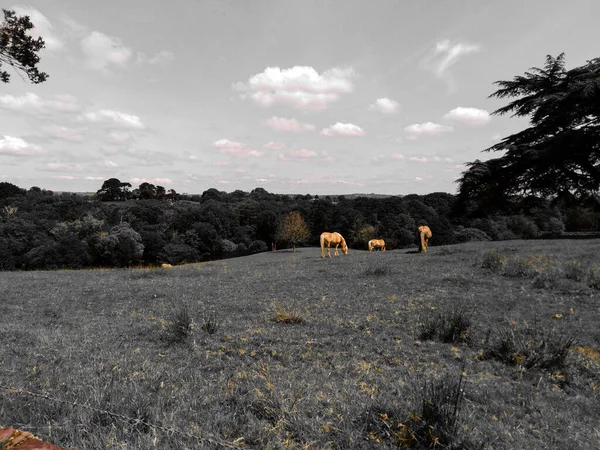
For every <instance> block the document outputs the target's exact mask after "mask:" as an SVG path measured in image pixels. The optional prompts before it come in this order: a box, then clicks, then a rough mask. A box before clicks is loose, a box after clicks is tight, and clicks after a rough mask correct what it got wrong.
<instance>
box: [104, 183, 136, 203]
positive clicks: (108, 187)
mask: <svg viewBox="0 0 600 450" xmlns="http://www.w3.org/2000/svg"><path fill="white" fill-rule="evenodd" d="M130 187H131V183H122V182H121V180H119V179H118V178H109V179H108V180H106V181H105V182H104V183H102V187H101V188H100V189H99V190H98V191H97V192H96V194H97V195H98V199H100V200H102V201H104V202H110V201H123V200H127V195H128V193H129V188H130Z"/></svg>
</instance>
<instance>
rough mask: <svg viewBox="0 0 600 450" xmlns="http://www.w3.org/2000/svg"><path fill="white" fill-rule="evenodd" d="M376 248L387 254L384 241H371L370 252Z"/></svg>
mask: <svg viewBox="0 0 600 450" xmlns="http://www.w3.org/2000/svg"><path fill="white" fill-rule="evenodd" d="M374 248H379V250H381V251H382V252H385V241H384V240H383V239H371V240H370V241H369V251H370V252H372V251H373V249H374Z"/></svg>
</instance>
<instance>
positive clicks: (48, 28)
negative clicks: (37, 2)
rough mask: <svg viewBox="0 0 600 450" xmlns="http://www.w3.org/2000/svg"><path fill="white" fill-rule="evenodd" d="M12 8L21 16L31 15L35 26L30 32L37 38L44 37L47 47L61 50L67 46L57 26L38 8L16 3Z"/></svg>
mask: <svg viewBox="0 0 600 450" xmlns="http://www.w3.org/2000/svg"><path fill="white" fill-rule="evenodd" d="M12 9H13V10H14V11H15V12H16V13H17V15H19V16H29V18H30V19H31V23H32V24H33V26H34V28H33V29H32V30H30V31H29V33H28V34H29V35H31V37H33V38H35V39H37V38H38V37H41V38H42V39H44V42H45V43H46V47H45V48H46V49H48V50H50V51H60V50H62V49H63V48H64V47H65V43H64V42H63V40H62V39H61V38H59V37H58V35H57V33H56V28H55V26H54V25H53V24H52V22H50V20H48V18H47V17H46V16H44V15H43V14H42V13H41V12H39V11H38V10H37V9H35V8H32V7H30V6H21V5H16V6H14V7H13V8H12Z"/></svg>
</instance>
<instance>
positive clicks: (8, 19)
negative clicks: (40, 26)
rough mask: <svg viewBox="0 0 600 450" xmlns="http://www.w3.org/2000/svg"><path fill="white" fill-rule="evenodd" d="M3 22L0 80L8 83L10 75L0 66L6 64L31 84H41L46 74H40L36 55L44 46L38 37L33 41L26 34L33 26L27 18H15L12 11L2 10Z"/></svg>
mask: <svg viewBox="0 0 600 450" xmlns="http://www.w3.org/2000/svg"><path fill="white" fill-rule="evenodd" d="M2 12H3V13H4V21H3V22H2V23H0V80H2V81H3V82H4V83H8V82H9V81H10V74H9V73H8V72H7V71H6V70H2V64H7V65H9V66H11V67H12V68H13V69H15V70H16V71H17V73H18V74H19V75H21V73H24V74H25V75H27V77H28V78H29V80H30V81H31V82H32V83H35V84H37V83H43V82H44V81H46V79H47V78H48V74H47V73H44V72H40V71H39V69H38V68H37V64H38V63H39V61H40V57H39V56H38V55H37V52H39V51H40V50H41V49H43V48H44V47H45V46H46V43H45V42H44V40H43V39H42V38H41V37H39V38H37V39H34V38H33V37H31V36H29V35H28V34H27V32H28V31H29V30H31V29H32V28H33V27H34V25H33V23H31V20H30V19H29V16H17V14H16V13H15V12H14V11H11V10H6V9H4V8H3V9H2Z"/></svg>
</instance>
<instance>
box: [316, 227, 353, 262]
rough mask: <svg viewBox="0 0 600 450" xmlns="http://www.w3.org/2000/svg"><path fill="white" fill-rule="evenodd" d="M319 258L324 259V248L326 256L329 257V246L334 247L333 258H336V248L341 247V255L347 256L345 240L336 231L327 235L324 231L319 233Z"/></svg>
mask: <svg viewBox="0 0 600 450" xmlns="http://www.w3.org/2000/svg"><path fill="white" fill-rule="evenodd" d="M320 240H321V258H325V246H327V254H328V255H329V256H330V257H331V244H334V245H335V250H334V252H333V255H334V256H338V246H339V245H341V246H342V253H343V254H344V255H347V254H348V246H347V245H346V239H344V236H342V235H341V234H340V233H338V232H337V231H336V232H335V233H329V232H328V231H325V232H323V233H321V239H320Z"/></svg>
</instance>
